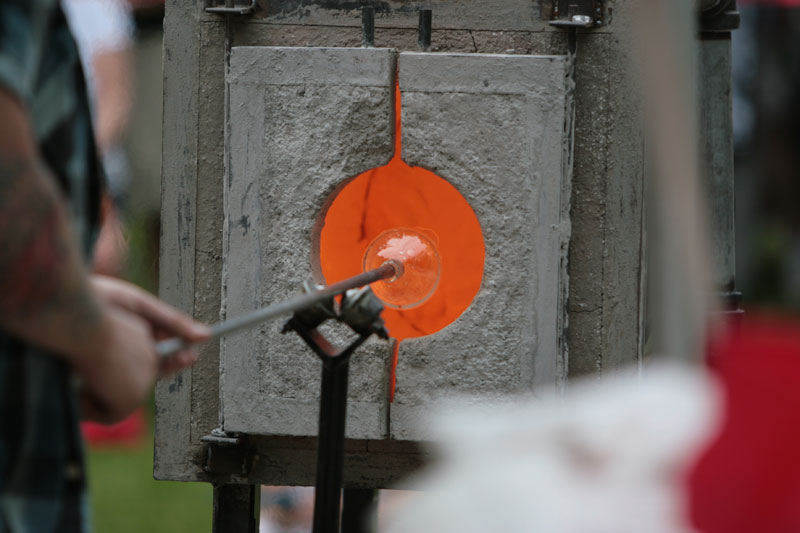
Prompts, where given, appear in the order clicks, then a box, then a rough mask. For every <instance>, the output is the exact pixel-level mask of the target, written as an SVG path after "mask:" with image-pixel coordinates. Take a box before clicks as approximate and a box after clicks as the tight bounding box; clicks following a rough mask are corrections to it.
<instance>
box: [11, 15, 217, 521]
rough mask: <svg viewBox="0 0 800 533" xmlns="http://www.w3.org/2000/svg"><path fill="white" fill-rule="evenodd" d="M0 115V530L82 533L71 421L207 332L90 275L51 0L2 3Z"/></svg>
mask: <svg viewBox="0 0 800 533" xmlns="http://www.w3.org/2000/svg"><path fill="white" fill-rule="evenodd" d="M0 116H2V117H3V121H4V127H3V128H2V129H0V249H1V250H3V252H2V254H0V531H3V532H5V531H14V532H16V531H37V532H40V531H41V532H49V531H59V532H72V531H84V530H85V529H86V517H85V515H84V513H85V494H84V489H85V478H84V465H83V449H82V443H81V440H80V434H79V431H78V419H79V416H80V415H81V414H82V415H84V416H88V417H92V418H95V419H99V420H104V421H114V420H119V419H121V418H123V417H124V416H126V415H127V414H128V413H130V412H131V411H132V410H133V409H135V408H136V407H137V406H139V405H140V404H141V403H142V402H143V401H144V399H145V398H146V396H147V394H148V393H149V391H150V389H151V387H152V385H153V383H154V381H155V380H156V379H157V378H158V377H159V376H163V375H166V374H169V373H172V372H175V371H177V370H179V369H182V368H184V367H187V366H189V365H191V364H192V363H193V361H194V359H195V356H194V354H193V353H192V352H190V351H183V352H181V353H180V354H177V355H176V356H175V357H173V358H171V359H170V360H168V361H166V362H164V363H160V362H159V360H158V358H157V356H156V354H155V350H154V345H155V340H156V339H158V338H161V337H165V336H171V335H179V336H181V337H182V338H184V339H185V340H187V341H191V342H197V341H202V340H205V339H207V338H208V330H207V328H206V327H205V326H203V325H201V324H198V323H196V322H194V321H193V320H192V319H190V318H189V317H187V316H185V315H184V314H182V313H180V312H179V311H177V310H175V309H173V308H171V307H169V306H167V305H166V304H164V303H163V302H161V301H159V300H158V299H157V298H155V297H153V296H151V295H149V294H147V293H145V292H143V291H141V290H140V289H138V288H136V287H134V286H133V285H130V284H127V283H124V282H121V281H117V280H113V279H111V278H106V277H102V276H97V275H89V274H88V269H87V266H86V263H87V261H88V259H89V258H90V256H91V251H92V245H93V242H94V238H95V236H96V233H97V224H98V221H99V200H100V194H101V190H102V176H101V169H100V167H99V164H98V161H97V152H96V148H95V144H94V135H93V132H92V124H91V118H90V112H89V106H88V103H87V100H86V94H85V85H84V80H83V76H82V72H81V68H80V63H79V60H78V53H77V49H76V47H75V43H74V41H73V40H72V37H71V35H70V33H69V29H68V27H67V23H66V20H65V18H64V15H63V13H62V12H61V9H60V6H59V4H58V2H57V0H17V1H11V0H8V1H6V2H3V3H2V4H1V5H0Z"/></svg>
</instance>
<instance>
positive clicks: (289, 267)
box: [220, 47, 395, 439]
mask: <svg viewBox="0 0 800 533" xmlns="http://www.w3.org/2000/svg"><path fill="white" fill-rule="evenodd" d="M394 71H395V54H394V52H393V51H391V50H388V49H363V48H349V49H348V48H282V47H280V48H267V47H237V48H233V49H232V50H231V58H230V71H229V77H228V80H229V90H230V119H229V128H230V140H229V151H228V160H229V165H230V166H229V169H228V174H227V185H226V187H225V193H224V195H225V224H226V226H225V231H224V235H225V243H224V247H223V250H224V253H223V257H224V266H223V286H224V295H223V298H224V304H223V305H224V308H225V312H226V315H227V316H239V315H242V314H245V313H247V312H249V311H252V310H254V309H258V308H260V307H262V306H264V305H268V304H270V303H275V302H278V301H281V300H284V299H286V298H288V297H290V296H292V295H294V294H295V293H297V292H298V290H299V289H300V288H301V286H302V283H303V281H305V280H307V279H310V278H311V276H312V274H313V273H314V272H313V271H312V263H313V262H314V260H313V259H312V249H313V243H314V242H315V239H317V238H318V232H319V229H320V227H321V223H322V217H323V215H324V209H325V206H326V204H327V202H329V201H330V199H331V197H332V195H333V193H334V192H335V190H336V189H337V188H339V187H341V186H343V184H345V183H346V182H347V180H348V179H349V178H352V177H355V176H356V175H358V174H360V173H362V172H364V171H366V170H369V169H370V168H374V167H378V166H382V165H384V164H386V163H387V162H388V160H389V159H390V158H391V156H392V152H393V143H394V128H393V120H394V118H393V117H394V112H393V105H394V104H393V102H394V97H393V95H394ZM317 270H318V269H317ZM318 277H319V276H318ZM318 281H321V280H318ZM287 318H288V317H287ZM281 325H282V323H281V321H277V322H272V323H266V324H264V325H263V326H261V327H259V328H254V329H252V330H249V331H246V332H243V333H240V334H236V335H231V336H230V337H229V338H226V339H224V340H223V341H222V343H221V346H222V353H221V365H220V371H221V383H222V420H223V424H222V427H223V428H224V429H225V430H226V431H238V432H244V433H255V434H277V435H302V436H305V435H315V434H316V431H317V419H318V408H319V406H318V401H319V400H318V398H319V383H320V368H321V366H320V365H321V363H320V361H319V360H318V359H317V358H316V357H315V356H314V355H313V353H312V352H311V351H310V350H309V349H308V348H307V347H306V345H305V344H304V343H303V342H302V341H301V340H300V338H299V337H297V336H296V335H294V334H291V335H282V334H281V333H280V328H281ZM334 333H335V334H336V332H334ZM351 337H352V335H351ZM346 339H347V337H346V336H345V335H343V334H341V333H340V334H339V335H338V341H339V344H340V345H342V344H343V343H344V342H346ZM390 357H391V349H390V345H389V343H388V342H385V341H379V340H370V341H369V342H368V343H367V344H366V345H365V346H363V347H362V348H360V349H359V350H358V352H357V353H356V354H355V356H354V357H353V358H352V360H351V364H350V366H351V372H350V395H349V403H348V421H347V436H348V437H351V438H361V439H366V438H371V439H379V438H383V437H385V436H386V427H387V422H386V402H387V394H386V393H387V388H388V382H387V380H388V373H387V369H388V362H389V359H390Z"/></svg>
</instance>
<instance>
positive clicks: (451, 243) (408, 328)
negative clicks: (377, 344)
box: [319, 135, 484, 341]
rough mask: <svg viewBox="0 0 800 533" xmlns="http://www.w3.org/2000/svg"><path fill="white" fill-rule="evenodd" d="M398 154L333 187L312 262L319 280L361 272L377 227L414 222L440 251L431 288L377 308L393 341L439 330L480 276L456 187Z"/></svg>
mask: <svg viewBox="0 0 800 533" xmlns="http://www.w3.org/2000/svg"><path fill="white" fill-rule="evenodd" d="M398 137H399V135H398ZM399 153H400V151H399V149H398V150H397V151H396V154H395V157H394V159H392V161H390V162H389V164H387V165H385V166H383V167H379V168H376V169H372V170H368V171H367V172H364V173H363V174H360V175H359V176H357V177H355V178H354V179H353V180H352V181H350V182H349V183H348V184H347V185H345V186H344V187H343V188H341V189H340V190H339V191H338V193H336V195H335V197H334V198H333V200H332V202H330V207H329V208H328V211H327V213H326V214H325V219H324V222H323V226H322V229H321V232H320V237H319V265H320V268H321V271H322V275H323V276H324V277H325V282H326V283H335V282H337V281H340V280H342V279H345V278H347V277H350V276H354V275H356V274H359V273H361V272H362V260H363V257H364V252H365V250H366V249H367V246H368V245H369V244H370V243H371V242H372V241H373V239H374V238H375V237H376V236H378V235H379V234H381V233H382V232H384V231H386V230H390V229H394V228H414V229H417V230H419V231H422V232H425V233H426V234H427V235H429V236H430V237H431V239H432V240H433V241H434V242H435V243H436V244H437V247H438V251H439V255H440V258H441V277H440V279H439V284H438V287H437V288H436V290H435V292H434V293H433V294H432V296H431V297H430V298H429V299H428V300H426V301H425V302H424V303H422V304H421V305H419V306H416V307H413V308H410V309H391V308H388V307H387V308H386V310H385V311H384V312H383V318H384V320H385V322H386V327H387V328H388V329H389V333H390V335H391V336H392V337H394V338H395V339H397V340H398V341H401V340H403V339H407V338H412V337H421V336H423V335H430V334H431V333H434V332H436V331H439V330H440V329H442V328H444V327H445V326H447V325H448V324H450V323H452V322H453V321H454V320H455V319H456V318H458V317H459V316H460V315H461V313H463V312H464V310H466V309H467V307H469V305H470V303H471V302H472V300H473V298H474V297H475V294H477V292H478V289H479V288H480V285H481V278H482V277H483V262H484V245H483V234H482V232H481V228H480V224H479V223H478V218H477V217H476V216H475V212H474V211H473V210H472V207H470V205H469V203H467V200H466V199H465V198H464V197H463V196H462V195H461V193H459V192H458V190H456V188H455V187H453V185H451V184H450V183H448V182H447V181H446V180H444V179H442V178H440V177H439V176H437V175H436V174H434V173H432V172H430V171H428V170H425V169H423V168H419V167H410V166H409V165H407V164H406V163H404V162H403V161H402V160H401V159H400V158H399V156H398V155H397V154H399Z"/></svg>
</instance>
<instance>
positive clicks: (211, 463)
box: [200, 428, 250, 476]
mask: <svg viewBox="0 0 800 533" xmlns="http://www.w3.org/2000/svg"><path fill="white" fill-rule="evenodd" d="M200 441H201V442H204V443H206V444H207V445H208V448H207V451H206V464H205V466H204V467H203V469H204V470H205V471H206V472H208V473H209V474H235V475H243V476H244V475H247V473H248V472H249V471H250V454H249V453H248V448H247V443H246V436H244V435H241V436H240V435H235V434H231V433H226V432H225V431H223V430H222V429H221V428H216V429H214V430H212V431H211V434H210V435H206V436H205V437H201V438H200Z"/></svg>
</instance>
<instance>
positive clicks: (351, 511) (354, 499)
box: [342, 489, 378, 533]
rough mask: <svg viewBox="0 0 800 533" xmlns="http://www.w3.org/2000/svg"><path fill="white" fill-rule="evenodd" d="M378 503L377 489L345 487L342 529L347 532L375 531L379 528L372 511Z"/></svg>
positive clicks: (370, 532)
mask: <svg viewBox="0 0 800 533" xmlns="http://www.w3.org/2000/svg"><path fill="white" fill-rule="evenodd" d="M377 503H378V491H377V490H375V489H344V496H343V497H342V531H344V532H345V533H374V532H375V531H377V530H378V524H377V522H376V521H375V516H374V515H372V516H371V517H370V514H369V513H370V512H371V511H372V509H373V508H374V507H375V506H376V505H377Z"/></svg>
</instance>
